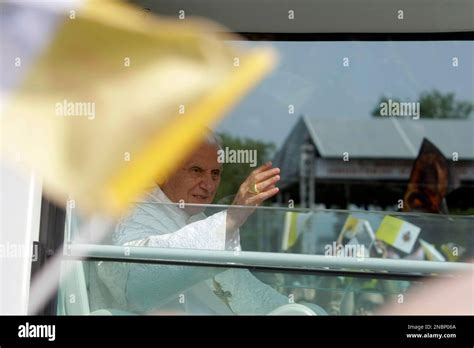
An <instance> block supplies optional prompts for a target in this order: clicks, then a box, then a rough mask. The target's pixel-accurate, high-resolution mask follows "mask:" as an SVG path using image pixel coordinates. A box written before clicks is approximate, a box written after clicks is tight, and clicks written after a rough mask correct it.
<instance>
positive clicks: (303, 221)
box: [281, 211, 311, 250]
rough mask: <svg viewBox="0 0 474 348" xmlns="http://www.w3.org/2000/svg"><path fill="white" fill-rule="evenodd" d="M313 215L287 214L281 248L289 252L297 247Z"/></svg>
mask: <svg viewBox="0 0 474 348" xmlns="http://www.w3.org/2000/svg"><path fill="white" fill-rule="evenodd" d="M310 217H311V213H299V212H291V211H289V212H286V213H285V222H284V225H283V226H284V228H283V238H282V244H281V247H282V249H283V250H288V249H289V248H291V247H292V246H293V245H295V243H296V241H297V240H298V237H299V236H300V235H301V234H302V233H303V231H304V230H305V229H306V228H307V223H308V222H309V218H310Z"/></svg>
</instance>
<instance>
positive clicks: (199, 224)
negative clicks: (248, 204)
mask: <svg viewBox="0 0 474 348" xmlns="http://www.w3.org/2000/svg"><path fill="white" fill-rule="evenodd" d="M160 203H161V204H160ZM166 204H169V205H166ZM226 213H227V212H226V211H222V212H219V213H216V214H213V215H211V216H209V217H206V216H205V215H204V214H203V213H200V214H197V215H193V216H189V215H188V214H187V213H186V212H185V211H184V209H181V208H179V207H178V206H177V205H173V204H172V202H171V201H170V200H169V199H168V197H166V195H165V194H164V193H163V191H161V189H160V188H159V187H157V188H155V189H154V190H153V191H151V192H150V193H149V194H148V195H147V196H146V198H145V201H144V202H143V203H139V204H137V205H136V206H135V208H134V209H133V210H132V213H131V214H130V215H128V216H126V217H124V218H123V219H122V220H121V221H120V222H119V224H118V225H117V227H116V230H115V233H114V234H113V243H114V244H116V245H123V246H143V247H159V248H189V249H202V250H240V237H239V233H238V231H236V232H234V233H232V234H231V235H230V237H229V236H227V238H226ZM95 271H96V272H97V275H98V279H100V280H101V282H102V284H99V285H97V286H98V288H100V289H99V290H98V291H99V292H100V293H101V296H102V299H104V297H107V299H106V300H105V301H104V300H102V301H97V304H96V305H95V307H98V306H108V307H114V308H117V309H122V310H127V311H131V312H135V313H147V312H150V311H158V312H166V313H183V312H185V313H188V314H267V313H269V312H270V311H272V310H274V309H275V308H277V307H279V306H281V305H284V304H287V303H288V298H287V297H285V296H283V295H281V294H280V293H278V292H277V291H276V290H274V289H273V288H272V287H270V286H268V285H266V284H264V283H262V282H261V281H260V280H258V279H257V278H255V277H254V276H253V275H252V274H251V273H250V272H249V271H248V270H246V269H229V270H225V268H217V267H216V268H211V267H193V266H174V265H156V264H155V265H153V264H144V263H135V264H132V263H111V262H99V263H98V264H97V265H96V269H95ZM91 290H92V287H91ZM92 292H94V291H92ZM95 293H96V296H92V298H93V299H94V298H97V290H96V291H95ZM94 309H99V308H93V310H94Z"/></svg>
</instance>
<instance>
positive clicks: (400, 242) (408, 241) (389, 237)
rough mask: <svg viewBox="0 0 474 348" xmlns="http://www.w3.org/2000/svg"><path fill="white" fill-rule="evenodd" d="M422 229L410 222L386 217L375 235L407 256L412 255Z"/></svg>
mask: <svg viewBox="0 0 474 348" xmlns="http://www.w3.org/2000/svg"><path fill="white" fill-rule="evenodd" d="M420 231H421V229H420V228H419V227H418V226H415V225H413V224H411V223H409V222H406V221H403V220H401V219H398V218H395V217H393V216H385V217H384V218H383V220H382V222H381V223H380V226H379V228H378V230H377V232H376V233H375V236H376V237H377V239H379V240H381V241H384V242H385V243H387V244H388V245H391V246H392V247H394V248H396V249H398V250H401V251H403V252H405V253H407V254H409V253H411V252H412V250H413V246H414V245H415V242H416V239H417V238H418V235H419V234H420Z"/></svg>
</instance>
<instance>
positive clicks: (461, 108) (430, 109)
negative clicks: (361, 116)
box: [372, 89, 474, 119]
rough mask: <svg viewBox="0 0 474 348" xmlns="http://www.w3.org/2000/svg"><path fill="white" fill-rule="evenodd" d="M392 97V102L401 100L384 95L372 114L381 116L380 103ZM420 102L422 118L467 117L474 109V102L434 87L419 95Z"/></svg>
mask: <svg viewBox="0 0 474 348" xmlns="http://www.w3.org/2000/svg"><path fill="white" fill-rule="evenodd" d="M388 99H392V102H400V99H399V98H387V97H386V96H384V95H383V96H382V97H380V98H379V101H378V102H377V104H376V105H375V107H374V109H373V110H372V116H375V117H381V116H380V104H381V103H383V102H387V101H388ZM418 102H419V103H420V116H421V118H437V119H467V118H469V117H470V115H471V113H472V111H473V110H474V104H473V103H471V102H469V101H467V100H456V99H455V96H454V93H446V94H442V93H440V92H439V91H437V90H435V89H433V90H431V91H429V92H422V93H421V94H420V96H419V97H418Z"/></svg>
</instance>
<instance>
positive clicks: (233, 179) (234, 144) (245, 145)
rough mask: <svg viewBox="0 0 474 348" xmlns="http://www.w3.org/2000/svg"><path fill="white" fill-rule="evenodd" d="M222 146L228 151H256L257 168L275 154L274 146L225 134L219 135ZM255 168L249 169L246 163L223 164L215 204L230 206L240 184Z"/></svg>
mask: <svg viewBox="0 0 474 348" xmlns="http://www.w3.org/2000/svg"><path fill="white" fill-rule="evenodd" d="M219 136H220V137H221V139H222V146H223V147H224V149H225V148H226V147H228V148H229V149H230V150H246V149H248V150H257V166H256V167H258V166H259V165H261V164H263V163H265V162H267V161H269V160H270V159H271V158H272V156H273V155H274V152H275V144H273V143H266V142H262V141H258V140H254V139H250V138H239V137H235V136H232V135H230V134H227V133H220V134H219ZM256 167H250V165H249V164H247V163H224V165H223V170H222V178H221V184H220V186H219V189H218V191H217V194H216V198H215V202H216V203H219V204H230V203H232V200H233V199H234V195H235V194H236V192H237V190H238V189H239V187H240V184H242V182H243V181H244V180H245V179H246V178H247V176H248V175H249V174H250V172H251V171H252V170H254V169H255V168H256Z"/></svg>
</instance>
